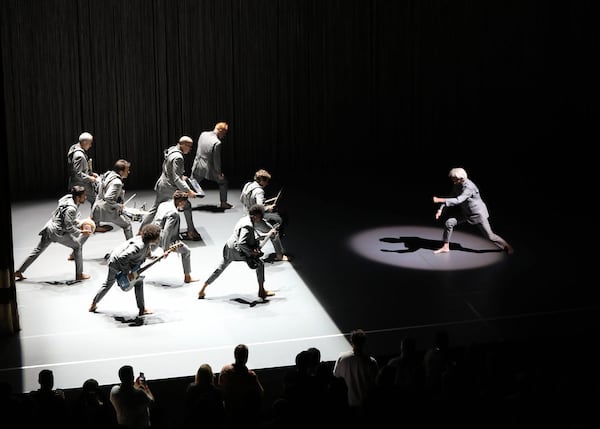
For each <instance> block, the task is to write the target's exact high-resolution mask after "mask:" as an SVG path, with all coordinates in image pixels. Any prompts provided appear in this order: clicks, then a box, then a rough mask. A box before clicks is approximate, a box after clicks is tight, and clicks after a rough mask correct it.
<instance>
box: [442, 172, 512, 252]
mask: <svg viewBox="0 0 600 429" xmlns="http://www.w3.org/2000/svg"><path fill="white" fill-rule="evenodd" d="M448 177H450V180H452V183H453V184H454V186H453V187H452V193H451V195H452V197H447V198H441V197H435V196H434V197H433V202H434V203H436V204H437V203H441V204H442V205H441V206H440V208H439V209H438V210H437V212H436V213H435V218H436V219H439V218H440V216H441V215H442V210H443V209H444V207H452V206H460V208H461V210H462V216H460V217H458V218H455V217H451V218H448V219H447V220H446V223H445V225H444V233H443V241H444V244H443V245H442V247H440V248H439V249H437V250H435V251H434V252H433V253H447V252H449V251H450V236H451V235H452V231H453V230H454V227H455V226H456V225H459V224H461V223H464V222H468V223H470V224H472V225H477V227H478V228H479V230H480V231H481V232H482V234H483V235H484V236H485V237H486V238H487V239H488V240H490V241H492V242H493V243H494V244H495V245H496V246H498V247H500V248H501V249H503V250H505V251H506V252H507V253H509V254H510V253H513V248H512V246H511V245H510V244H508V243H507V242H506V240H504V239H503V238H502V237H500V236H499V235H498V234H495V233H494V231H492V227H491V226H490V222H489V220H488V218H489V216H490V215H489V213H488V209H487V206H486V204H485V203H484V202H483V200H482V199H481V195H480V194H479V188H477V186H476V185H475V183H473V182H472V181H471V180H470V179H468V178H467V172H466V171H465V170H464V169H463V168H460V167H458V168H453V169H451V170H450V173H449V174H448Z"/></svg>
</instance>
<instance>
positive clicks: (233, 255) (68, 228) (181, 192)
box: [14, 122, 289, 316]
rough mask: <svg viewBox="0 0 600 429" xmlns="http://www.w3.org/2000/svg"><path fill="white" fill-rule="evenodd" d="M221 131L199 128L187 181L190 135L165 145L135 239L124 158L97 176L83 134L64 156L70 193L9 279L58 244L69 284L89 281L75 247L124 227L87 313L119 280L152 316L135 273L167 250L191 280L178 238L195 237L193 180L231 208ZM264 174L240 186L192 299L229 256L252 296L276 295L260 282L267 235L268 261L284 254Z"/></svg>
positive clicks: (197, 190) (222, 126)
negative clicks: (71, 271) (71, 273)
mask: <svg viewBox="0 0 600 429" xmlns="http://www.w3.org/2000/svg"><path fill="white" fill-rule="evenodd" d="M227 130H228V124H227V123H226V122H219V123H217V124H216V125H215V127H214V129H213V130H212V131H204V132H202V133H201V135H200V137H199V139H198V147H197V152H196V157H195V159H194V163H193V167H192V178H193V179H194V181H190V178H188V177H187V176H186V175H185V174H184V155H187V154H189V153H190V151H191V150H192V147H193V140H192V139H191V138H190V137H189V136H182V137H181V138H180V139H179V141H178V142H177V143H176V144H175V145H173V146H171V147H169V148H168V149H167V150H165V152H164V160H163V165H162V172H161V175H160V177H159V178H158V180H157V181H156V183H155V185H154V191H155V201H154V204H153V205H152V207H151V208H150V209H149V210H148V211H147V212H146V213H145V214H144V216H143V218H142V219H141V225H140V228H139V231H138V233H137V234H136V235H135V236H134V235H133V229H132V216H131V215H130V214H129V213H128V212H127V209H126V207H125V203H126V202H125V201H124V196H125V191H124V189H123V186H124V183H123V181H124V179H126V178H127V177H128V175H129V172H130V168H131V163H130V162H129V161H127V160H124V159H119V160H117V161H116V162H115V164H114V166H113V168H112V170H109V171H107V172H106V173H104V174H102V175H99V174H97V173H95V172H94V171H93V166H92V162H91V159H90V158H89V156H88V154H87V151H88V150H89V149H90V148H91V146H92V144H93V136H92V135H91V134H90V133H88V132H84V133H82V134H81V135H80V136H79V141H78V142H77V143H76V144H74V145H72V146H71V147H70V148H69V151H68V153H67V162H68V167H69V188H70V192H69V193H68V194H66V195H64V196H63V197H61V198H60V199H59V201H58V206H57V208H56V209H55V210H54V212H53V214H52V216H51V218H50V219H49V220H48V222H47V223H46V224H45V225H44V227H43V228H42V230H41V231H40V232H39V235H40V241H39V243H38V245H37V246H36V247H35V249H34V250H33V251H32V252H31V254H30V255H29V257H28V258H27V259H26V260H25V261H24V262H23V264H21V266H20V267H19V268H18V269H17V270H16V271H15V273H14V276H15V279H16V280H24V279H26V277H25V275H24V272H25V271H26V270H27V268H28V267H29V266H30V265H31V264H32V263H33V262H34V261H35V260H36V259H37V258H38V257H39V256H40V254H41V253H42V252H43V251H44V250H45V249H46V248H48V246H49V245H50V244H51V243H59V244H62V245H64V246H67V247H69V248H71V249H72V253H71V254H70V255H69V258H68V259H69V260H73V261H75V281H82V280H87V279H89V278H90V277H91V276H90V275H89V274H86V273H84V272H83V257H82V247H83V245H84V244H85V242H86V241H87V240H88V239H89V237H90V236H91V235H92V234H94V233H101V232H106V231H110V230H111V229H112V226H111V225H110V224H113V225H116V226H118V227H120V228H121V229H122V230H123V233H124V235H125V241H124V242H123V243H122V244H121V245H119V246H117V247H116V248H114V249H113V250H112V251H111V252H110V253H108V254H107V255H106V259H107V260H108V273H107V277H106V279H105V280H104V282H103V284H102V286H101V287H100V289H99V290H98V291H97V293H96V295H95V296H94V298H93V300H92V303H91V305H90V307H89V311H90V312H96V311H97V309H98V304H99V302H100V301H101V300H102V298H103V297H104V296H105V295H106V293H107V292H108V291H109V290H110V289H111V288H112V286H113V285H114V284H115V283H118V285H119V286H120V287H121V288H123V290H130V289H134V291H135V297H136V304H137V308H138V315H139V316H144V315H147V314H151V313H152V311H151V310H150V309H148V308H146V305H145V300H144V281H143V280H144V277H143V276H141V275H140V274H141V268H142V264H143V263H144V262H145V261H146V259H148V258H149V259H151V260H152V259H156V258H157V256H155V254H154V253H153V251H154V250H155V249H156V248H158V247H160V248H162V250H163V256H167V255H168V253H170V252H171V251H174V252H177V253H178V254H179V255H180V256H181V263H182V267H183V272H184V282H185V283H192V282H196V281H198V279H196V278H194V277H193V276H192V274H191V258H190V254H191V250H190V248H189V246H187V245H186V244H185V243H184V242H183V241H181V239H180V238H181V237H182V236H183V237H184V238H185V239H186V240H201V239H202V238H201V237H200V234H199V233H198V232H197V230H196V228H195V226H194V222H193V217H192V205H191V203H190V201H189V199H190V198H196V197H201V198H202V197H204V196H205V194H204V191H203V190H202V188H201V187H200V185H199V184H200V183H201V182H202V181H203V180H209V181H213V182H216V183H217V185H218V187H219V199H220V201H219V205H218V207H219V208H220V209H222V210H227V209H230V208H232V207H233V206H232V205H231V204H230V203H229V202H228V201H227V194H228V181H227V179H226V177H225V175H224V174H223V172H222V170H221V141H222V139H223V137H225V135H226V133H227ZM270 179H271V175H270V173H269V172H268V171H266V170H264V169H261V170H258V171H257V172H256V173H255V175H254V179H253V180H251V181H250V182H248V183H246V184H245V185H244V187H243V189H242V193H241V196H240V202H241V203H242V206H243V209H244V211H245V215H244V216H243V217H242V218H241V219H240V220H239V221H238V222H237V223H236V225H235V227H234V230H233V232H232V235H231V236H230V238H229V239H228V240H227V242H226V243H225V245H224V246H223V258H222V260H221V262H220V263H219V265H218V267H217V268H216V269H215V270H214V272H213V273H212V274H211V275H210V276H209V278H208V279H207V280H206V281H205V282H204V283H203V285H202V287H201V289H200V291H199V292H198V299H203V298H204V297H205V296H206V288H207V287H208V285H210V284H211V283H212V282H213V281H214V280H216V278H217V277H219V275H220V274H221V273H222V272H223V271H224V270H225V268H227V266H228V265H229V264H230V263H231V262H233V261H245V262H246V263H247V264H248V266H249V267H250V268H252V269H253V270H255V271H256V277H257V280H258V296H259V298H261V299H263V300H266V299H267V297H270V296H273V295H275V293H274V292H273V291H270V290H267V289H265V287H264V279H265V275H264V261H263V259H262V258H261V256H263V254H262V251H261V248H262V246H263V245H264V244H265V242H266V241H267V240H271V241H272V243H273V247H274V249H275V257H274V260H275V261H288V260H289V257H288V255H287V254H286V253H285V249H284V247H283V245H282V243H281V238H280V234H279V227H280V225H281V223H282V219H281V216H280V215H279V214H278V213H277V211H276V206H275V204H273V203H270V204H269V201H268V200H266V199H265V191H264V188H265V187H266V186H267V185H268V184H269V181H270ZM194 185H195V186H194ZM86 201H89V202H90V203H91V205H92V206H91V210H90V216H89V217H88V218H85V219H81V216H80V212H79V206H80V205H81V204H83V203H85V202H86ZM180 213H183V217H184V218H185V220H186V223H187V231H186V232H185V233H184V234H182V232H181V231H180ZM175 244H176V245H175ZM122 279H123V280H122ZM124 284H125V285H126V286H124Z"/></svg>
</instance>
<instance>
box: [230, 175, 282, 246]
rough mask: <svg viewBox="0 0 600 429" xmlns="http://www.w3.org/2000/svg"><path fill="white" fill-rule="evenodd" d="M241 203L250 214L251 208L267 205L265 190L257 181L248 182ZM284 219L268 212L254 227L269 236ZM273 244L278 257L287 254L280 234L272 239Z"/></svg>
mask: <svg viewBox="0 0 600 429" xmlns="http://www.w3.org/2000/svg"><path fill="white" fill-rule="evenodd" d="M240 202H241V203H242V205H243V206H244V211H245V212H246V213H248V210H250V207H252V206H253V205H255V204H260V205H261V206H264V205H265V190H264V189H263V187H262V186H260V184H259V183H258V182H257V181H256V180H253V181H251V182H248V183H246V184H245V185H244V187H243V188H242V192H241V194H240ZM281 223H282V218H281V216H280V215H279V213H273V212H267V211H265V214H264V216H263V219H262V220H261V221H260V222H258V223H257V224H255V225H254V228H255V229H256V230H257V231H259V232H261V233H263V234H267V233H268V232H269V231H270V230H271V229H272V228H273V225H275V224H279V225H281ZM271 243H273V248H274V249H275V253H276V254H277V255H283V254H284V253H285V249H284V248H283V244H282V243H281V238H280V237H279V234H275V235H273V236H272V237H271Z"/></svg>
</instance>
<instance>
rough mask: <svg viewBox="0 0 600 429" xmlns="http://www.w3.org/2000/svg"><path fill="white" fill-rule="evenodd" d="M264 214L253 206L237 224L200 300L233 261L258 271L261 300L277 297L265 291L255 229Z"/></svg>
mask: <svg viewBox="0 0 600 429" xmlns="http://www.w3.org/2000/svg"><path fill="white" fill-rule="evenodd" d="M264 213H265V211H264V208H263V206H260V205H255V206H252V207H250V210H249V214H248V216H244V217H243V218H241V219H240V220H239V221H238V222H237V223H236V225H235V227H234V228H233V234H231V237H229V239H228V240H227V242H226V243H225V245H224V246H223V259H222V260H221V262H220V263H219V266H218V267H217V269H216V270H215V271H214V272H213V273H212V274H211V275H210V277H209V278H208V279H207V280H206V281H205V282H204V284H203V285H202V289H200V291H199V292H198V299H204V297H205V296H206V288H207V287H208V285H209V284H211V283H212V282H214V281H215V280H216V279H217V277H219V276H220V275H221V274H222V273H223V271H224V270H225V268H227V267H228V266H229V264H231V263H232V262H233V261H245V262H246V263H247V264H248V266H249V267H250V268H251V269H253V270H255V271H256V278H257V280H258V296H259V297H260V298H262V299H263V300H264V299H266V298H267V297H269V296H273V295H275V292H272V291H270V290H266V289H265V263H264V262H263V260H262V259H260V256H261V255H262V252H261V250H260V247H261V244H262V243H261V241H260V240H259V238H258V237H257V232H256V229H255V227H256V224H257V223H259V222H261V221H262V219H263V216H264Z"/></svg>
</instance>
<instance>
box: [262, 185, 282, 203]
mask: <svg viewBox="0 0 600 429" xmlns="http://www.w3.org/2000/svg"><path fill="white" fill-rule="evenodd" d="M282 190H283V188H281V189H280V190H279V192H277V195H275V196H274V197H273V198H269V199H268V200H265V204H268V203H270V202H271V201H275V202H277V200H278V199H279V196H280V195H281V191H282Z"/></svg>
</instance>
